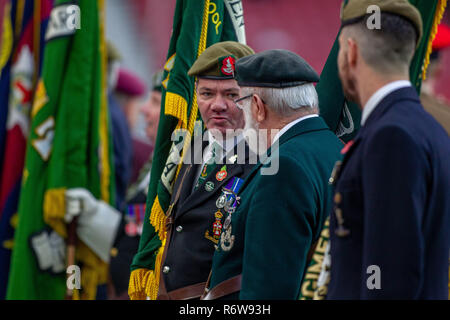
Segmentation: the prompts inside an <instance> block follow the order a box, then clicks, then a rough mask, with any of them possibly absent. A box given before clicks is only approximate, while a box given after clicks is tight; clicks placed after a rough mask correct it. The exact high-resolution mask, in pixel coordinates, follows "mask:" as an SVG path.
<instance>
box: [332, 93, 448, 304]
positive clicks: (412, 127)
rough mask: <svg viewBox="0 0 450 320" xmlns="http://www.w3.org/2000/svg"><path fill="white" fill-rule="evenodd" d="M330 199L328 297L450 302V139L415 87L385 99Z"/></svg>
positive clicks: (362, 133) (360, 136)
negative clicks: (332, 197) (331, 201)
mask: <svg viewBox="0 0 450 320" xmlns="http://www.w3.org/2000/svg"><path fill="white" fill-rule="evenodd" d="M334 201H335V203H334V212H332V213H331V226H330V237H331V242H330V245H331V281H330V284H329V288H328V296H327V297H328V299H447V297H448V270H449V269H448V268H449V265H448V262H449V244H450V139H449V137H448V135H447V133H446V132H445V131H444V129H443V128H442V127H441V126H440V125H439V124H438V123H437V122H436V121H435V120H434V119H433V118H432V117H431V116H430V115H429V114H428V113H427V112H426V111H424V109H423V107H422V106H421V104H420V101H419V98H418V96H417V93H416V91H415V89H413V88H412V87H407V88H402V89H398V90H396V91H394V92H392V93H391V94H389V95H388V96H387V97H385V98H384V99H383V100H382V101H381V102H380V103H379V104H378V106H377V107H376V108H375V110H374V111H373V112H372V114H371V115H370V116H369V118H368V119H367V122H366V124H365V125H364V126H362V127H361V129H360V132H359V133H358V135H357V136H356V137H355V140H354V143H353V145H352V146H351V147H350V149H349V150H348V151H347V153H346V155H345V157H344V160H343V163H342V168H341V170H340V175H339V177H338V179H337V184H336V189H335V197H334ZM339 226H341V230H348V231H349V233H348V235H345V232H344V233H341V234H340V235H341V236H338V235H337V234H336V229H337V228H338V227H339ZM370 266H376V267H375V268H379V269H378V271H379V272H377V271H374V270H375V269H371V268H370ZM375 274H377V276H379V278H378V280H379V283H378V284H379V288H380V289H377V288H374V289H369V287H370V284H372V285H373V284H376V282H375V278H374V277H371V276H374V275H375ZM368 282H369V286H368Z"/></svg>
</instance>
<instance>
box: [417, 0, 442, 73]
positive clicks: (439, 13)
mask: <svg viewBox="0 0 450 320" xmlns="http://www.w3.org/2000/svg"><path fill="white" fill-rule="evenodd" d="M446 6H447V0H438V4H437V6H436V13H435V14H434V20H433V26H432V27H431V32H430V38H429V39H428V46H427V52H426V53H425V60H424V62H423V71H422V79H423V80H425V79H426V74H427V69H428V65H429V64H430V55H431V52H432V51H433V40H434V38H435V37H436V34H437V31H438V25H439V23H440V22H441V20H442V17H443V16H444V12H445V7H446Z"/></svg>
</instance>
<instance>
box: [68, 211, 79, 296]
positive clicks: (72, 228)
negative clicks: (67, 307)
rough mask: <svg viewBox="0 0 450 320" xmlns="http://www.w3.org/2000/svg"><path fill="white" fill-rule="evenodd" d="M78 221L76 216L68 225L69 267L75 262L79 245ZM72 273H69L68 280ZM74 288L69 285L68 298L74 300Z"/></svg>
mask: <svg viewBox="0 0 450 320" xmlns="http://www.w3.org/2000/svg"><path fill="white" fill-rule="evenodd" d="M77 222H78V217H75V218H74V219H73V220H72V222H71V223H70V224H69V226H68V231H67V267H69V266H72V265H74V264H75V248H76V245H77V232H76V231H77ZM69 277H70V274H68V275H67V280H68V279H69ZM73 293H74V290H73V289H71V288H70V287H69V286H67V291H66V298H65V299H66V300H73V296H74V294H73Z"/></svg>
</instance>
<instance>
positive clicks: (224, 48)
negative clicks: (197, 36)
mask: <svg viewBox="0 0 450 320" xmlns="http://www.w3.org/2000/svg"><path fill="white" fill-rule="evenodd" d="M253 53H255V51H253V49H252V48H250V47H249V46H247V45H245V44H242V43H239V42H235V41H223V42H218V43H215V44H213V45H212V46H210V47H208V48H206V50H205V51H203V53H202V54H201V55H200V57H198V59H197V60H196V61H195V63H194V64H193V65H192V67H191V69H190V70H189V72H188V75H189V76H191V77H198V78H207V79H213V80H227V79H233V78H234V70H235V62H236V60H237V59H240V58H242V57H245V56H248V55H250V54H253Z"/></svg>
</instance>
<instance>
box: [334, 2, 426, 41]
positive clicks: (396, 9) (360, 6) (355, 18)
mask: <svg viewBox="0 0 450 320" xmlns="http://www.w3.org/2000/svg"><path fill="white" fill-rule="evenodd" d="M372 5H376V6H378V7H379V8H380V12H388V13H391V14H395V15H398V16H401V17H403V18H405V19H407V20H409V21H410V22H411V23H412V24H413V25H414V27H415V29H416V31H417V35H418V38H417V43H419V42H420V40H421V39H422V35H423V31H422V17H421V15H420V12H419V11H418V10H417V8H416V7H414V6H413V5H412V4H410V3H409V2H408V1H407V0H378V1H375V0H349V1H348V2H347V3H345V2H344V3H343V4H342V9H341V21H342V27H344V26H347V25H349V24H354V23H357V22H360V21H362V20H364V19H365V18H366V17H368V16H370V15H372V14H373V12H369V13H368V12H367V9H368V8H369V7H370V6H372Z"/></svg>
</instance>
